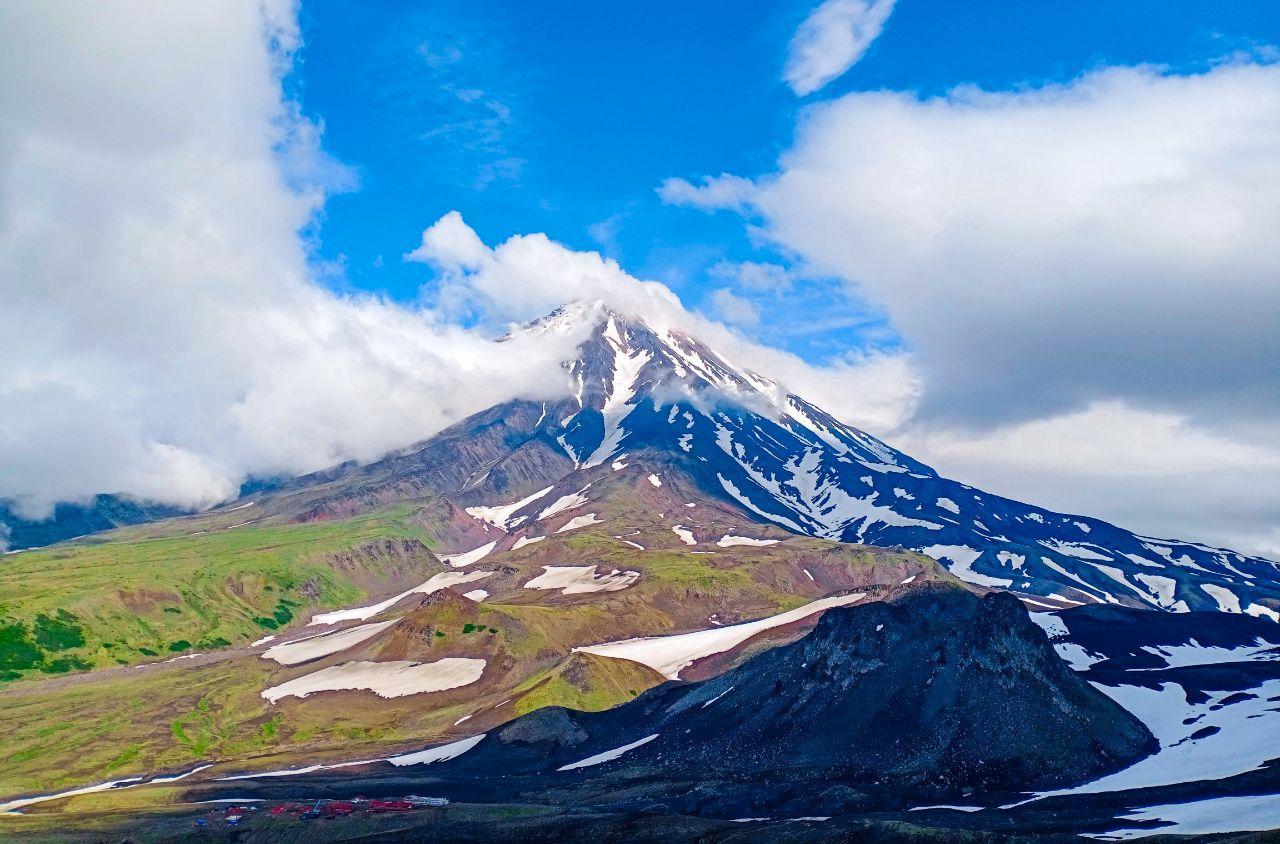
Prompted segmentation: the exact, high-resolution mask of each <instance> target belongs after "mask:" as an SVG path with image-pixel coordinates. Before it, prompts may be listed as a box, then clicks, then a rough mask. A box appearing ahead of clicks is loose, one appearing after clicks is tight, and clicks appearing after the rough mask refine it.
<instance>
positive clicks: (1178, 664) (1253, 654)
mask: <svg viewBox="0 0 1280 844" xmlns="http://www.w3.org/2000/svg"><path fill="white" fill-rule="evenodd" d="M1143 650H1144V651H1146V652H1147V653H1149V654H1151V655H1152V656H1158V657H1160V658H1161V659H1163V660H1164V663H1165V664H1164V666H1163V668H1185V667H1187V666H1190V665H1220V664H1222V663H1224V662H1276V661H1280V645H1275V644H1272V643H1271V642H1268V641H1265V640H1264V639H1262V638H1258V639H1257V640H1256V641H1255V642H1254V644H1253V646H1252V647H1240V648H1219V647H1209V646H1206V645H1201V644H1199V643H1198V642H1196V641H1195V640H1194V639H1192V640H1191V644H1189V645H1158V646H1157V645H1147V646H1145V647H1144V648H1143ZM1133 670H1135V671H1136V670H1139V669H1133ZM1144 670H1152V671H1158V670H1162V669H1144Z"/></svg>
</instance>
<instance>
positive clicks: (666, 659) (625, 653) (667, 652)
mask: <svg viewBox="0 0 1280 844" xmlns="http://www.w3.org/2000/svg"><path fill="white" fill-rule="evenodd" d="M865 597H866V594H865V593H863V592H857V593H854V594H852V595H836V596H833V597H829V598H821V599H819V600H817V601H811V602H810V603H807V604H805V605H804V606H802V607H797V608H796V609H794V610H790V611H788V612H784V613H779V614H778V615H774V616H770V617H768V618H762V619H759V620H757V621H748V622H744V623H742V624H733V625H729V626H725V627H711V628H708V629H706V630H695V631H693V632H691V633H676V634H673V635H670V636H649V637H646V638H640V639H624V640H622V641H620V642H606V643H604V644H601V645H584V646H582V647H577V648H574V650H575V651H582V652H584V653H590V654H597V655H599V656H608V657H613V658H614V659H628V660H631V661H632V662H638V663H640V664H641V665H647V666H649V667H650V668H652V669H654V670H655V671H657V672H659V673H660V674H662V675H663V676H665V677H667V678H669V679H672V680H678V679H679V678H680V672H681V671H683V670H684V669H685V668H688V667H689V666H690V665H692V664H693V663H694V662H696V661H697V660H699V659H703V658H704V657H708V656H711V655H713V654H718V653H724V652H725V651H727V650H730V649H732V648H735V647H737V646H738V645H740V644H742V643H743V642H745V641H746V640H747V639H750V638H751V637H752V636H755V635H756V634H757V633H762V632H764V631H765V630H770V629H772V628H774V627H780V626H782V625H784V624H791V623H792V622H795V621H801V620H803V619H806V618H808V617H809V616H811V615H814V614H815V613H819V612H822V611H823V610H826V609H830V608H831V607H843V606H848V605H850V604H856V603H857V602H858V601H861V600H862V599H863V598H865Z"/></svg>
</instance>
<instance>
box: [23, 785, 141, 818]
mask: <svg viewBox="0 0 1280 844" xmlns="http://www.w3.org/2000/svg"><path fill="white" fill-rule="evenodd" d="M142 780H143V777H126V778H125V779H122V780H112V781H111V782H100V783H98V784H97V785H86V786H83V787H81V788H73V789H70V790H68V791H58V792H55V793H53V794H38V795H36V796H35V797H22V798H19V799H17V800H10V801H9V802H7V803H0V815H9V814H20V813H19V812H18V811H17V810H18V809H21V808H23V807H25V806H34V805H35V804H36V803H44V802H47V801H49V800H57V799H59V798H62V797H75V796H77V795H80V794H94V793H95V792H99V791H110V790H111V789H113V788H120V789H124V788H133V787H134V786H136V785H140V784H141V783H142Z"/></svg>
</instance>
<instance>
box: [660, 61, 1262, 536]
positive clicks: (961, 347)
mask: <svg viewBox="0 0 1280 844" xmlns="http://www.w3.org/2000/svg"><path fill="white" fill-rule="evenodd" d="M721 185H732V186H733V191H732V192H726V191H725V190H724V189H722V187H721ZM664 197H665V198H666V199H667V200H668V201H669V202H671V203H673V204H683V205H686V206H689V207H693V208H696V209H698V210H702V211H709V210H716V209H729V210H743V209H745V212H744V213H745V214H747V215H748V216H749V217H750V218H752V219H751V222H750V225H751V226H752V229H753V231H754V233H755V234H757V235H758V236H763V237H765V238H768V239H771V240H772V241H773V242H774V243H775V244H776V245H778V246H779V247H781V249H782V251H783V252H784V253H786V254H790V255H794V256H796V260H797V263H798V264H799V266H800V267H801V268H802V269H803V271H805V272H806V273H809V274H814V275H818V276H828V275H829V276H832V277H835V278H839V279H843V280H844V281H845V283H846V285H847V291H848V293H849V294H850V295H852V296H854V297H856V298H859V299H861V300H863V301H865V302H868V303H870V304H872V305H873V306H875V307H878V308H883V309H884V311H885V312H886V313H887V314H888V315H889V317H890V319H891V322H892V324H893V326H894V328H895V329H896V330H897V331H898V332H899V333H900V335H901V336H902V338H903V340H904V342H905V344H906V346H907V348H908V349H909V350H910V363H911V367H912V371H913V373H914V376H915V377H916V378H918V379H919V387H920V390H919V397H918V398H919V400H918V402H917V403H915V404H914V405H901V406H904V407H910V408H911V409H912V412H913V415H912V416H911V417H909V418H903V419H899V420H898V424H897V426H896V428H895V429H893V430H891V431H888V432H885V431H881V432H880V433H888V434H889V435H890V436H891V437H892V438H893V439H894V440H895V441H896V442H898V443H901V444H902V445H904V446H907V447H908V448H915V449H916V452H915V453H916V456H918V457H920V458H922V459H924V460H926V461H930V462H933V463H934V464H935V465H937V466H938V467H939V468H941V469H943V470H944V471H948V472H950V473H951V474H953V475H955V476H957V477H961V478H963V479H965V480H967V481H970V482H975V483H987V484H988V485H989V486H990V487H991V488H993V489H994V491H998V492H1003V493H1005V494H1008V495H1013V496H1018V497H1022V498H1024V499H1029V500H1034V501H1037V502H1041V503H1045V504H1050V505H1054V506H1058V507H1064V508H1066V509H1074V510H1076V511H1078V512H1091V511H1092V512H1096V513H1097V514H1099V515H1102V516H1104V517H1110V518H1113V519H1116V520H1118V521H1121V522H1125V521H1127V522H1128V524H1129V525H1130V526H1133V527H1137V528H1138V529H1140V530H1150V531H1156V530H1165V529H1168V532H1170V533H1175V534H1177V533H1184V534H1185V533H1186V530H1182V531H1179V530H1177V527H1178V525H1179V524H1182V525H1184V526H1187V527H1190V528H1192V529H1193V530H1196V531H1197V532H1198V533H1199V535H1200V536H1202V537H1204V538H1211V539H1213V540H1214V541H1219V542H1234V543H1235V544H1237V545H1239V546H1242V547H1244V548H1245V549H1246V550H1256V551H1263V552H1265V553H1268V554H1271V555H1272V556H1275V555H1276V554H1277V553H1278V552H1280V535H1277V533H1276V528H1275V527H1274V526H1275V525H1276V524H1278V523H1280V468H1278V464H1277V459H1278V458H1280V449H1278V448H1277V446H1276V443H1280V367H1277V366H1276V361H1278V360H1280V331H1278V330H1277V329H1276V324H1275V318H1274V315H1275V314H1277V313H1280V283H1277V279H1280V238H1276V236H1275V234H1274V233H1275V232H1276V231H1280V64H1276V63H1274V62H1267V61H1264V60H1257V59H1253V58H1250V57H1235V58H1233V59H1232V60H1230V61H1225V62H1222V63H1219V64H1217V65H1216V66H1213V67H1212V68H1210V69H1208V70H1206V71H1204V72H1199V73H1187V74H1176V73H1171V72H1168V71H1166V70H1164V69H1161V68H1155V67H1115V68H1104V69H1100V70H1097V71H1094V72H1090V73H1087V74H1084V75H1082V76H1080V77H1079V78H1077V79H1074V80H1071V81H1069V82H1067V83H1064V84H1055V85H1046V86H1040V87H1026V88H1021V89H1017V90H1013V91H1001V92H989V91H983V90H979V89H976V88H973V87H961V88H957V89H955V90H953V91H951V92H949V93H948V94H946V95H943V96H938V97H930V98H922V97H920V96H917V95H916V94H913V93H910V92H893V91H877V92H859V93H852V94H848V95H846V96H843V97H840V98H838V99H835V100H833V101H830V102H825V103H820V104H816V105H814V106H811V107H809V108H808V109H806V110H805V112H804V113H803V114H802V118H801V120H800V123H799V126H798V128H797V132H796V138H795V141H794V143H793V144H792V146H791V148H790V149H789V150H787V151H786V152H785V153H784V154H783V155H782V156H781V158H780V160H779V164H778V169H777V172H775V173H772V174H769V175H766V176H764V177H762V178H759V179H756V180H754V182H753V185H752V186H751V187H748V186H747V185H745V184H744V183H743V180H742V177H739V176H733V175H728V174H726V175H721V176H719V177H716V178H713V179H706V180H704V181H703V182H702V183H701V184H700V185H695V184H693V183H689V182H683V186H682V187H681V189H680V190H672V191H666V192H664ZM1098 443H1106V444H1108V446H1109V448H1110V451H1109V452H1108V453H1109V454H1110V455H1111V457H1112V458H1113V459H1111V460H1097V459H1090V460H1083V459H1082V458H1081V455H1089V454H1093V455H1094V456H1095V457H1096V453H1095V452H1094V450H1093V445H1095V444H1098ZM1191 454H1194V455H1198V456H1199V457H1200V458H1205V459H1202V460H1200V462H1194V461H1193V462H1188V461H1187V459H1186V458H1187V456H1188V455H1191ZM1209 455H1212V456H1213V461H1212V466H1211V465H1210V461H1208V460H1207V458H1208V456H1209ZM1047 458H1048V459H1049V463H1050V465H1045V464H1044V460H1045V459H1047ZM1156 478H1158V479H1159V480H1153V479H1156ZM1099 490H1105V491H1106V492H1105V493H1104V492H1099ZM1172 490H1177V491H1179V493H1180V498H1179V499H1178V500H1176V501H1175V500H1173V499H1174V498H1175V496H1174V495H1173V494H1172V492H1171V491H1172ZM1229 491H1230V492H1229Z"/></svg>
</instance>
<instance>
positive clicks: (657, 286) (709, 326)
mask: <svg viewBox="0 0 1280 844" xmlns="http://www.w3.org/2000/svg"><path fill="white" fill-rule="evenodd" d="M464 228H465V229H466V230H465V231H463V229H464ZM446 233H447V236H446ZM473 238H475V240H476V242H478V238H476V237H475V235H474V232H471V230H470V229H469V228H466V224H465V223H463V222H462V221H461V219H460V218H459V217H457V216H456V215H455V214H448V215H446V216H445V217H443V218H441V220H439V221H437V222H436V223H435V224H433V225H432V226H431V227H429V228H428V229H427V230H426V231H425V232H424V233H423V244H425V245H424V246H423V247H420V248H419V249H418V250H415V251H414V252H413V253H411V254H412V258H411V260H415V261H423V262H426V263H429V264H431V265H432V266H433V267H435V269H436V271H437V273H438V274H439V278H438V280H437V282H436V290H435V295H436V297H437V299H438V300H439V301H440V302H441V303H442V309H444V310H448V311H457V312H465V313H470V314H487V315H489V316H491V317H494V318H499V319H506V320H511V321H515V322H523V321H526V320H529V319H531V318H534V317H537V316H541V315H543V314H545V313H547V312H548V311H550V310H552V309H553V308H555V307H557V306H559V305H561V304H563V303H565V302H567V301H571V300H588V301H590V300H597V299H599V300H603V301H605V302H608V303H609V305H610V306H611V307H613V308H615V309H617V310H620V311H623V312H625V313H631V314H638V315H640V316H642V317H644V318H645V319H647V320H648V321H649V322H650V323H651V324H653V325H654V326H655V327H659V328H664V327H675V328H681V329H684V330H686V331H689V332H690V333H692V334H693V335H694V336H696V337H699V338H702V339H703V340H704V341H705V342H707V343H708V344H710V345H711V346H712V347H713V348H715V349H717V350H719V351H721V352H722V353H723V354H725V355H726V356H727V357H728V358H729V359H730V360H732V361H734V362H735V363H737V364H738V365H741V366H746V367H748V368H751V369H755V370H756V371H758V372H760V373H763V374H765V375H768V376H769V377H770V378H773V379H775V380H777V381H779V382H781V383H782V384H784V385H785V386H787V387H788V388H790V389H791V390H793V391H795V392H796V393H798V394H799V395H802V396H805V397H806V398H809V399H810V400H813V401H815V402H817V403H818V404H820V405H821V406H822V407H824V408H826V409H827V410H828V411H829V412H831V413H833V414H835V415H837V416H838V417H839V418H841V419H844V420H847V421H849V422H851V423H853V424H855V425H860V426H863V427H867V428H869V429H872V430H877V431H884V430H890V429H893V428H896V427H897V426H899V425H901V423H902V422H903V420H905V419H906V418H908V417H909V416H910V415H911V410H912V408H913V407H914V405H915V402H916V401H917V400H918V397H919V384H918V381H917V380H916V378H915V376H914V373H913V370H912V368H911V365H910V361H909V360H908V359H907V358H906V357H905V356H903V355H898V354H868V355H858V354H849V355H846V356H844V357H843V358H840V359H837V360H835V361H832V362H831V363H830V364H828V365H826V366H820V365H813V364H810V363H808V362H806V361H804V360H802V359H800V358H799V357H797V356H796V355H793V354H790V353H789V352H785V351H782V350H779V349H774V348H770V347H767V346H763V345H761V344H759V343H755V342H753V341H751V340H749V339H747V338H746V337H744V336H743V335H742V334H740V333H738V332H735V331H733V330H731V329H729V328H726V327H725V326H724V325H722V324H720V323H717V322H714V321H712V320H709V319H707V318H705V317H703V316H701V315H699V314H696V313H692V312H690V311H687V310H685V308H684V306H683V305H682V304H681V302H680V300H679V298H678V297H677V296H676V295H675V294H674V293H672V292H671V290H670V289H669V288H667V287H666V285H663V284H661V283H659V282H654V281H641V280H639V279H637V278H635V277H633V276H631V275H630V274H628V273H627V272H626V271H625V270H623V269H622V268H621V267H620V266H619V265H618V263H617V262H616V261H613V260H611V259H608V258H603V257H601V256H600V255H598V254H597V253H595V252H577V251H575V250H572V249H569V248H567V247H565V246H563V245H561V244H559V243H556V242H554V241H552V240H550V239H549V238H547V237H546V235H542V234H533V235H517V236H515V237H511V238H509V239H508V240H506V241H504V242H503V243H500V244H498V245H497V246H494V247H492V248H489V247H484V250H485V254H484V255H483V257H482V258H479V259H477V258H476V257H475V255H474V254H473V253H472V251H471V250H470V249H466V250H458V249H457V248H456V247H455V245H454V244H456V243H459V242H463V243H471V242H473ZM460 252H461V253H462V254H464V255H466V256H467V257H466V259H465V260H459V259H458V258H457V255H458V254H459V253H460ZM735 298H737V297H735ZM747 304H749V303H747ZM739 316H741V314H739Z"/></svg>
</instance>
